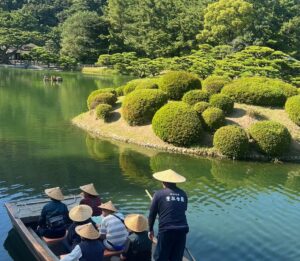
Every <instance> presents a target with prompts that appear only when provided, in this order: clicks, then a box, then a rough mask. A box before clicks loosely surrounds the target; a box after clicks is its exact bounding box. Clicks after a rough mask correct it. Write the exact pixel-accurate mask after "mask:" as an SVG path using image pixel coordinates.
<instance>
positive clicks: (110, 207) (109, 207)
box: [98, 201, 118, 212]
mask: <svg viewBox="0 0 300 261" xmlns="http://www.w3.org/2000/svg"><path fill="white" fill-rule="evenodd" d="M98 208H101V209H106V210H110V211H113V212H117V211H118V210H117V209H116V208H115V206H114V204H113V203H112V202H111V201H108V202H106V203H103V204H101V205H100V206H99V207H98Z"/></svg>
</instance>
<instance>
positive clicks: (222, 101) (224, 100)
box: [209, 94, 234, 114]
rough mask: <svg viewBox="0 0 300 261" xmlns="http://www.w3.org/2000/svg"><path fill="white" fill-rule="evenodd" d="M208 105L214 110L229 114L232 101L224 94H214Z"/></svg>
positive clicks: (232, 104) (231, 109) (231, 108)
mask: <svg viewBox="0 0 300 261" xmlns="http://www.w3.org/2000/svg"><path fill="white" fill-rule="evenodd" d="M209 103H210V104H211V105H212V106H213V107H216V108H219V109H221V110H222V111H224V113H225V114H229V113H231V112H232V111H233V106H234V102H233V100H232V99H231V98H230V97H228V96H227V95H224V94H214V95H212V96H211V97H210V99H209Z"/></svg>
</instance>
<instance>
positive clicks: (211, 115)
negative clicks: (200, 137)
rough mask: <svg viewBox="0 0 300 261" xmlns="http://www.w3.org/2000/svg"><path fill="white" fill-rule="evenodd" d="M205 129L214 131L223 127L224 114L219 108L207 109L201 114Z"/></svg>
mask: <svg viewBox="0 0 300 261" xmlns="http://www.w3.org/2000/svg"><path fill="white" fill-rule="evenodd" d="M202 118H203V122H204V127H205V129H207V130H209V131H215V130H217V129H219V128H220V127H222V126H223V125H225V115H224V112H223V111H222V110H221V109H219V108H214V107H211V108H208V109H206V110H205V111H204V112H203V113H202Z"/></svg>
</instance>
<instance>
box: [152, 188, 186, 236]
mask: <svg viewBox="0 0 300 261" xmlns="http://www.w3.org/2000/svg"><path fill="white" fill-rule="evenodd" d="M187 204H188V199H187V195H186V193H185V192H184V191H183V190H181V189H179V188H177V187H174V188H165V189H162V190H159V191H157V192H156V193H155V194H154V197H153V200H152V204H151V207H150V213H149V231H153V226H154V222H155V218H156V216H157V214H158V216H159V232H165V231H168V230H174V229H176V230H178V229H180V230H185V231H186V232H188V229H189V228H188V224H187V220H186V216H185V211H186V210H187Z"/></svg>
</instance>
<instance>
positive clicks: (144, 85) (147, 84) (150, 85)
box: [135, 78, 158, 90]
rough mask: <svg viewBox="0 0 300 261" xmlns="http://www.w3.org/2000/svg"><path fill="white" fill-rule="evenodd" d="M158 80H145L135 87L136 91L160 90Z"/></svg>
mask: <svg viewBox="0 0 300 261" xmlns="http://www.w3.org/2000/svg"><path fill="white" fill-rule="evenodd" d="M157 81H158V79H151V78H150V79H149V78H146V79H143V80H142V81H140V82H139V83H138V84H137V86H136V87H135V89H136V90H141V89H158V84H157Z"/></svg>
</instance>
